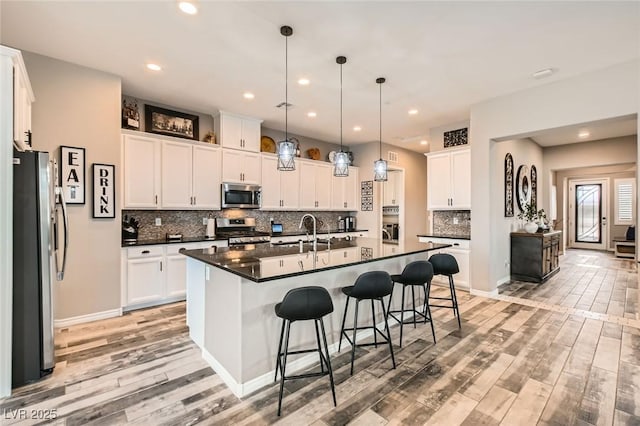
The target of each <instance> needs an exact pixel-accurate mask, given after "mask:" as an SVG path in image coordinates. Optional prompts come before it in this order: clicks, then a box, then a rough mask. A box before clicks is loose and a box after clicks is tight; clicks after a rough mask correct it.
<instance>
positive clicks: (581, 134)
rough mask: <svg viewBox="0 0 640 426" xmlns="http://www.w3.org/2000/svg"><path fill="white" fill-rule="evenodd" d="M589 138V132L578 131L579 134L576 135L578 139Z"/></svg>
mask: <svg viewBox="0 0 640 426" xmlns="http://www.w3.org/2000/svg"><path fill="white" fill-rule="evenodd" d="M589 136H591V133H589V131H587V130H582V131H580V133H578V137H579V138H583V139H584V138H588V137H589Z"/></svg>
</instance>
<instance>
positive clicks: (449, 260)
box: [429, 253, 462, 328]
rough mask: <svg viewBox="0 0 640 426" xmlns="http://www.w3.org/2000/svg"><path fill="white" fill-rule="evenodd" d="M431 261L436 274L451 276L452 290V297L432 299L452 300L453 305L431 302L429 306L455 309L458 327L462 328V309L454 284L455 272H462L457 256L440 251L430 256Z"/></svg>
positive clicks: (450, 285) (450, 284) (450, 288)
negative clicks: (459, 307)
mask: <svg viewBox="0 0 640 426" xmlns="http://www.w3.org/2000/svg"><path fill="white" fill-rule="evenodd" d="M429 262H431V264H432V265H433V273H434V274H435V275H445V276H447V277H449V290H450V291H451V297H433V296H431V299H437V300H449V301H451V306H449V305H434V304H431V303H430V304H429V306H435V307H437V308H449V309H453V315H454V316H455V317H456V318H457V319H458V328H462V326H461V325H460V311H459V310H458V298H457V297H456V288H455V285H454V284H453V274H457V273H458V272H460V268H458V262H457V261H456V258H455V257H453V256H452V255H450V254H446V253H439V254H434V255H433V256H431V257H430V258H429Z"/></svg>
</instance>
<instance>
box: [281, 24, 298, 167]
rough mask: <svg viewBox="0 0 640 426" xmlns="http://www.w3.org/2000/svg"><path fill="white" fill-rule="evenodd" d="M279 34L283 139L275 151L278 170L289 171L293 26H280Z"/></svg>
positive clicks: (292, 153) (291, 162)
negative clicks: (280, 35)
mask: <svg viewBox="0 0 640 426" xmlns="http://www.w3.org/2000/svg"><path fill="white" fill-rule="evenodd" d="M280 34H282V35H283V36H284V37H285V38H284V140H282V141H279V142H278V144H277V148H276V152H277V154H278V170H280V171H291V170H295V169H296V163H295V161H294V160H295V154H296V146H295V143H294V142H293V141H292V140H291V139H289V129H288V125H289V120H288V119H289V111H288V110H289V102H288V95H289V87H288V83H289V69H288V64H289V61H288V60H289V57H288V54H289V46H288V44H287V40H288V38H289V36H290V35H291V34H293V28H291V27H289V26H287V25H284V26H282V27H280Z"/></svg>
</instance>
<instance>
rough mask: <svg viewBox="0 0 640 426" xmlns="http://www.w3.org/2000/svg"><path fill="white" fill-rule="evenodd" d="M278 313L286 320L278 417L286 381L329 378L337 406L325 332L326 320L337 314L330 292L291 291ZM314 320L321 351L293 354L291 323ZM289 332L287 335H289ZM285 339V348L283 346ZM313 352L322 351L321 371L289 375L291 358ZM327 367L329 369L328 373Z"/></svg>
mask: <svg viewBox="0 0 640 426" xmlns="http://www.w3.org/2000/svg"><path fill="white" fill-rule="evenodd" d="M274 310H275V314H276V315H277V316H278V317H279V318H282V329H281V331H280V343H278V357H277V361H276V374H275V377H274V381H276V380H277V378H278V371H280V393H279V395H278V416H280V412H281V408H282V394H283V392H284V382H285V380H292V379H302V378H307V377H318V376H326V375H328V376H329V382H330V383H331V393H332V395H333V405H334V406H335V405H336V389H335V384H334V381H333V370H332V369H331V360H330V359H329V346H328V345H327V335H326V333H325V330H324V322H323V320H322V318H323V317H324V316H325V315H328V314H330V313H331V312H333V302H332V301H331V296H330V295H329V292H328V291H327V290H326V289H325V288H323V287H317V286H308V287H299V288H294V289H292V290H289V291H288V292H287V294H286V295H285V296H284V298H283V299H282V302H280V303H278V304H276V306H275V308H274ZM308 320H313V321H314V325H315V329H316V343H317V346H318V347H317V349H302V350H297V351H289V332H290V329H291V323H293V322H295V321H308ZM318 323H320V329H321V330H322V341H323V343H324V350H325V352H324V353H323V352H322V345H321V343H320V330H319V329H318ZM285 329H286V335H285ZM283 339H284V347H283ZM310 352H318V355H319V357H320V371H319V372H315V373H306V374H298V375H293V376H286V375H285V374H286V373H285V371H286V366H287V356H288V355H295V354H303V353H310ZM325 368H326V370H325Z"/></svg>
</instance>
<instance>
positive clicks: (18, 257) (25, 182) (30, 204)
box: [12, 151, 68, 388]
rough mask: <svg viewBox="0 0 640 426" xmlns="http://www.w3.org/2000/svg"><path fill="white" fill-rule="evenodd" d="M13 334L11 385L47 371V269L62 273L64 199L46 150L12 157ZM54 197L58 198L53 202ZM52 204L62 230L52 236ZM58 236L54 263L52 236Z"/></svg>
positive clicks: (50, 362)
mask: <svg viewBox="0 0 640 426" xmlns="http://www.w3.org/2000/svg"><path fill="white" fill-rule="evenodd" d="M13 158H14V159H13V335H12V349H13V356H12V386H13V387H14V388H15V387H18V386H21V385H24V384H26V383H29V382H32V381H34V380H38V379H40V378H41V377H42V376H45V375H46V374H49V373H51V372H52V371H53V367H54V364H55V360H54V343H53V304H52V288H51V287H52V283H53V280H54V277H53V275H54V274H53V271H54V270H56V272H57V279H58V280H61V279H62V278H63V276H64V264H65V263H66V248H67V245H68V232H67V216H66V207H65V205H64V199H62V197H61V195H60V194H61V192H62V191H60V189H59V188H56V187H55V186H54V184H53V181H54V179H52V177H53V176H55V166H54V164H53V163H50V161H49V153H47V152H36V151H30V152H18V151H14V156H13ZM56 201H58V202H56ZM58 208H60V212H61V213H62V214H61V217H62V222H63V224H64V233H63V234H60V235H58V216H59V214H58ZM59 239H60V240H62V247H61V249H62V250H61V252H62V253H61V262H58V240H59Z"/></svg>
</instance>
